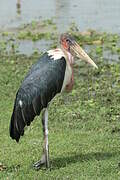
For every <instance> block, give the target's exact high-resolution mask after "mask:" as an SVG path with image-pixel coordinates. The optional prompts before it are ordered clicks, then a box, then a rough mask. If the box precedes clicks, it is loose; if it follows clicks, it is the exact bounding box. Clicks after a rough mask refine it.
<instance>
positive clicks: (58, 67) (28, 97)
mask: <svg viewBox="0 0 120 180" xmlns="http://www.w3.org/2000/svg"><path fill="white" fill-rule="evenodd" d="M73 56H77V57H78V58H80V59H81V60H84V61H86V62H88V63H90V64H91V65H92V66H94V67H95V68H97V66H96V64H95V63H94V62H93V60H92V59H91V58H90V57H89V56H88V55H87V54H86V53H85V52H84V50H83V49H82V48H81V47H80V46H79V45H78V43H77V42H76V41H75V40H74V39H73V38H72V37H71V35H69V34H62V35H61V37H60V48H57V49H53V50H49V51H47V52H45V53H44V54H43V55H42V56H41V57H40V58H39V60H38V61H37V63H35V64H34V65H33V66H32V67H31V69H30V70H29V72H28V74H27V75H26V77H25V79H24V80H23V82H22V84H21V86H20V88H19V89H18V92H17V94H16V99H15V103H14V109H13V113H12V116H11V122H10V136H11V138H12V139H15V140H16V141H17V142H18V141H19V139H20V136H23V134H24V127H25V126H29V125H30V123H31V122H32V121H33V119H34V117H35V116H36V115H40V112H41V111H42V110H43V111H42V125H43V134H44V146H43V155H42V158H41V159H40V161H38V162H36V163H35V164H34V167H35V168H36V169H39V168H40V167H41V165H43V164H45V165H46V168H48V167H49V148H48V105H49V103H50V101H51V100H52V99H53V98H54V97H55V95H56V94H57V93H60V92H62V91H63V90H65V89H66V90H68V91H70V90H72V87H73V84H74V78H73V77H74V76H73V63H74V58H73Z"/></svg>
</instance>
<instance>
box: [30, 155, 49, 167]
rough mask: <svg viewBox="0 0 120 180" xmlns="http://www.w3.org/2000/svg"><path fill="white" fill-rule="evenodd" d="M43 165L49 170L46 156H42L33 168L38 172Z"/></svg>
mask: <svg viewBox="0 0 120 180" xmlns="http://www.w3.org/2000/svg"><path fill="white" fill-rule="evenodd" d="M43 165H45V167H46V168H49V161H48V159H46V156H45V154H43V155H42V158H41V159H40V160H39V161H37V162H36V163H34V164H33V167H34V168H35V169H36V170H39V169H40V168H41V167H42V166H43Z"/></svg>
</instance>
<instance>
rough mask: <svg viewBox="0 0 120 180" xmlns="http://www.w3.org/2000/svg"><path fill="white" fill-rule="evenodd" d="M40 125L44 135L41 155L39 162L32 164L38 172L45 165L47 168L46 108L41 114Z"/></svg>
mask: <svg viewBox="0 0 120 180" xmlns="http://www.w3.org/2000/svg"><path fill="white" fill-rule="evenodd" d="M42 125H43V135H44V146H43V155H42V157H41V159H40V161H38V162H36V163H35V164H34V167H35V168H36V169H37V170H38V169H40V167H41V166H42V165H44V164H45V166H46V168H49V147H48V109H47V108H46V109H45V110H44V111H43V114H42Z"/></svg>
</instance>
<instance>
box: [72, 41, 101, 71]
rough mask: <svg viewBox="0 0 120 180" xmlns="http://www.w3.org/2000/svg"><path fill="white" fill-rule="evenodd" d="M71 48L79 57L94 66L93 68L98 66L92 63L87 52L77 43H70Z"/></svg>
mask: <svg viewBox="0 0 120 180" xmlns="http://www.w3.org/2000/svg"><path fill="white" fill-rule="evenodd" d="M71 49H72V50H73V51H74V53H75V54H76V56H77V57H78V58H80V59H81V60H84V61H86V62H88V63H89V64H91V65H92V66H94V67H95V68H98V67H97V65H96V64H95V63H94V61H93V60H92V59H91V58H90V57H89V56H88V55H87V53H86V52H85V51H84V50H83V49H82V48H81V47H80V46H79V45H78V43H76V42H74V44H72V46H71Z"/></svg>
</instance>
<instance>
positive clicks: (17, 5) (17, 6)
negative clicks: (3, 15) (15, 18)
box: [16, 0, 21, 15]
mask: <svg viewBox="0 0 120 180" xmlns="http://www.w3.org/2000/svg"><path fill="white" fill-rule="evenodd" d="M16 8H17V14H18V15H20V14H21V0H17V3H16Z"/></svg>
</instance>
